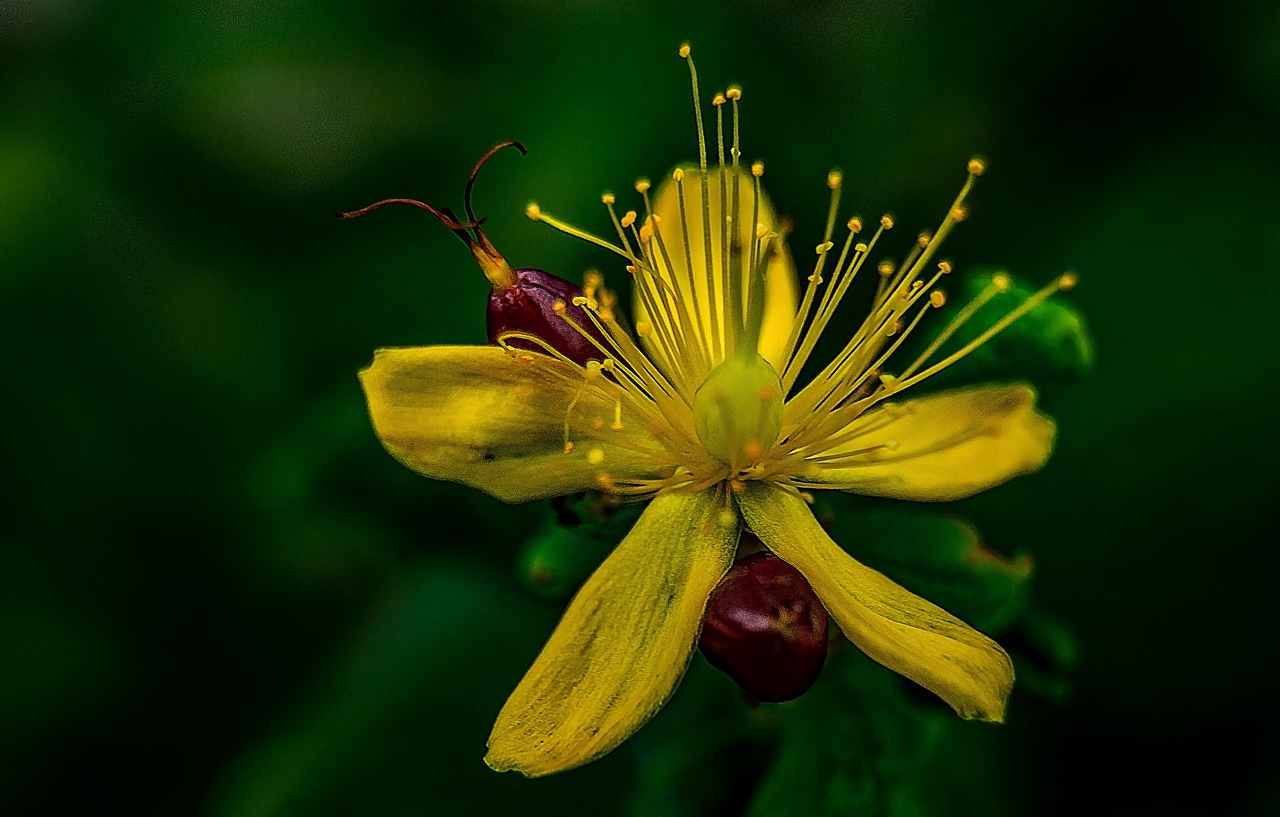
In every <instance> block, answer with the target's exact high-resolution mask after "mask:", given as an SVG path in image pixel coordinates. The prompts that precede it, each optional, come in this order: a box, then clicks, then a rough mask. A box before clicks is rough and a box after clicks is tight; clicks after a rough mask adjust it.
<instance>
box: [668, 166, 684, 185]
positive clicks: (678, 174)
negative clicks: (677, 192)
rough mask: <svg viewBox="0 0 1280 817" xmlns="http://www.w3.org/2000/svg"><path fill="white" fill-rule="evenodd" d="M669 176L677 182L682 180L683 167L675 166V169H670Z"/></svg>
mask: <svg viewBox="0 0 1280 817" xmlns="http://www.w3.org/2000/svg"><path fill="white" fill-rule="evenodd" d="M671 178H672V179H674V180H675V181H678V182H682V181H684V168H682V167H677V168H676V169H675V170H673V171H671Z"/></svg>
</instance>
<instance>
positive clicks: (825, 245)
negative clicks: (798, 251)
mask: <svg viewBox="0 0 1280 817" xmlns="http://www.w3.org/2000/svg"><path fill="white" fill-rule="evenodd" d="M834 246H835V244H833V243H832V242H830V241H824V242H822V243H821V244H819V245H818V246H816V247H814V248H813V251H814V252H816V253H817V254H818V255H822V254H823V253H824V252H830V251H831V248H832V247H834Z"/></svg>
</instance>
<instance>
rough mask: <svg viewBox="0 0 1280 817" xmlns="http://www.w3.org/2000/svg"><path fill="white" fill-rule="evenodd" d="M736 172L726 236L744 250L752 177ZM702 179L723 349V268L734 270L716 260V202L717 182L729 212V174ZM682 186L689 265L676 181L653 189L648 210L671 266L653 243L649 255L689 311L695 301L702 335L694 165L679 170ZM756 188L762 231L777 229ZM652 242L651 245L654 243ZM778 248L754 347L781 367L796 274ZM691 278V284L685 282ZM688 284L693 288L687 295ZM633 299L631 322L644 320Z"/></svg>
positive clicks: (719, 243) (704, 320)
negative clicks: (733, 223) (733, 220)
mask: <svg viewBox="0 0 1280 817" xmlns="http://www.w3.org/2000/svg"><path fill="white" fill-rule="evenodd" d="M737 176H738V200H739V209H738V230H737V231H736V236H735V235H734V234H730V237H731V239H732V238H734V237H736V238H737V241H738V242H739V244H738V245H739V246H741V247H747V248H750V247H751V246H752V242H754V241H755V236H756V225H755V224H752V223H751V215H752V212H753V209H752V208H753V204H754V201H755V196H754V192H753V191H754V190H755V178H754V177H752V176H751V174H749V173H747V172H746V171H745V170H742V171H739V172H738V174H737ZM708 177H709V178H708V181H709V185H708V190H709V193H710V196H709V205H710V210H711V219H710V220H711V224H712V225H713V227H714V230H713V231H712V234H711V257H712V268H713V270H714V271H715V293H716V322H715V324H714V326H715V329H714V331H715V333H716V335H717V336H718V337H719V338H720V339H721V340H720V342H721V349H723V348H724V346H723V344H724V329H723V327H724V325H725V324H724V322H725V309H724V301H725V293H726V292H727V291H728V287H727V281H726V278H725V273H726V271H728V272H733V271H735V270H734V269H730V270H726V269H725V265H724V264H723V263H722V256H723V255H724V234H725V230H724V226H723V225H724V224H725V219H724V215H723V212H724V211H723V209H722V208H721V206H720V192H721V184H722V180H723V185H724V190H725V200H726V201H727V202H729V205H730V206H729V209H730V215H732V199H733V177H734V174H733V171H732V169H730V170H728V171H726V172H725V173H724V174H723V175H721V174H720V172H719V171H714V170H713V171H711V172H710V173H708ZM683 184H684V197H685V215H686V218H687V219H688V228H689V257H690V260H691V261H692V267H690V266H689V265H687V264H686V263H685V252H684V239H683V233H682V230H681V227H680V196H679V193H678V190H677V187H676V183H675V182H674V181H672V180H671V179H670V177H668V179H667V181H666V182H664V183H663V184H662V185H661V186H660V187H659V188H658V192H657V194H656V197H655V200H654V203H653V212H654V214H655V215H657V216H658V218H659V222H658V225H659V227H658V228H659V230H660V231H661V234H662V240H663V243H664V244H665V245H666V248H667V254H668V255H669V256H670V258H671V266H672V267H673V268H674V270H672V269H668V268H667V265H666V263H665V262H664V259H663V257H662V254H661V253H660V252H659V251H658V249H657V247H656V246H655V247H654V253H655V255H656V261H657V263H658V267H659V273H660V274H661V275H662V276H663V278H664V280H666V281H667V282H668V283H670V282H671V281H673V280H674V281H675V282H676V284H675V286H677V287H678V289H679V291H680V292H681V293H682V298H683V300H684V302H685V303H686V304H687V305H688V306H689V308H690V309H692V308H693V306H694V303H695V300H696V305H697V307H698V310H699V314H698V315H697V316H694V318H693V320H694V321H695V324H696V322H698V321H700V322H701V323H700V326H701V332H702V334H703V336H704V337H707V336H709V334H710V333H711V332H712V331H713V329H712V327H713V323H712V320H711V317H712V315H711V309H710V302H709V300H708V298H707V253H706V245H705V243H704V240H703V236H704V235H705V233H704V231H703V219H702V182H701V171H699V170H698V169H697V168H688V167H686V168H684V182H683ZM761 192H762V195H761V196H760V210H759V217H758V222H759V223H760V224H764V225H765V228H766V229H767V230H768V231H770V232H777V231H778V229H779V228H780V224H779V221H778V217H777V215H776V214H775V213H774V210H773V205H772V204H771V203H770V202H769V197H768V196H767V195H764V194H763V191H761ZM775 241H776V240H775ZM654 243H655V244H656V242H654ZM779 246H780V247H781V252H780V253H778V254H777V255H775V256H773V257H772V259H771V260H770V261H769V264H768V266H767V267H766V272H765V311H764V325H763V328H762V330H761V334H760V349H759V351H760V354H761V355H762V356H763V357H764V359H765V360H768V361H769V362H770V363H772V364H773V366H774V368H776V369H778V370H779V371H781V368H782V365H783V362H784V361H783V360H782V354H783V351H784V347H785V346H786V343H787V337H788V335H789V333H790V332H791V323H792V321H793V320H794V319H795V315H796V310H797V309H798V308H799V293H798V289H799V284H798V282H797V278H796V269H795V262H794V261H792V259H791V253H790V251H789V250H788V249H787V246H786V243H785V242H782V243H781V244H780V245H779ZM731 266H732V265H731ZM673 273H674V276H673ZM691 281H692V284H691V283H690V282H691ZM747 283H748V279H747V278H746V277H745V276H744V279H743V282H742V290H743V300H744V302H745V299H746V291H747ZM691 286H692V288H693V289H692V293H691V289H690V287H691ZM634 301H635V304H636V322H637V323H639V322H641V321H646V322H647V321H649V317H648V315H647V313H646V312H645V310H644V305H643V303H642V302H641V299H640V298H639V297H636V298H635V299H634ZM642 342H644V343H645V344H646V347H645V348H646V350H647V351H649V350H650V347H649V346H648V345H647V344H649V343H650V342H651V339H642Z"/></svg>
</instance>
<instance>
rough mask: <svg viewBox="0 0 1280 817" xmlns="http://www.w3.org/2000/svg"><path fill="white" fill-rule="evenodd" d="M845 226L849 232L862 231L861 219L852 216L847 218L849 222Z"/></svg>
mask: <svg viewBox="0 0 1280 817" xmlns="http://www.w3.org/2000/svg"><path fill="white" fill-rule="evenodd" d="M845 226H846V227H848V228H849V232H851V233H860V232H862V219H860V218H858V217H857V216H854V217H853V218H851V219H849V222H848V223H847V224H846V225H845Z"/></svg>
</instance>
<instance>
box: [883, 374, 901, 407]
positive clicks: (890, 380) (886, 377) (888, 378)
mask: <svg viewBox="0 0 1280 817" xmlns="http://www.w3.org/2000/svg"><path fill="white" fill-rule="evenodd" d="M880 383H881V385H883V386H884V387H885V388H886V389H893V388H894V387H896V386H897V385H898V378H896V377H894V376H893V375H891V374H882V375H880ZM886 408H887V406H886Z"/></svg>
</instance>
